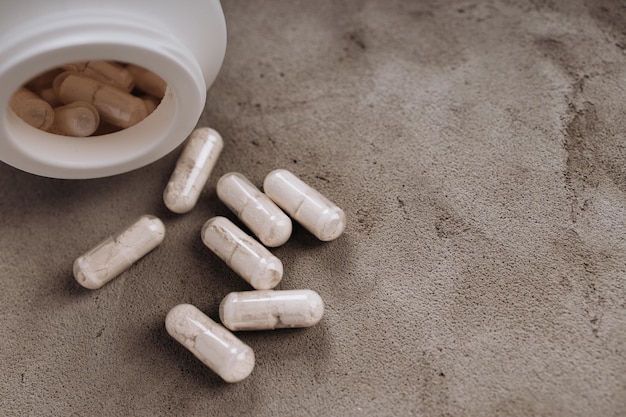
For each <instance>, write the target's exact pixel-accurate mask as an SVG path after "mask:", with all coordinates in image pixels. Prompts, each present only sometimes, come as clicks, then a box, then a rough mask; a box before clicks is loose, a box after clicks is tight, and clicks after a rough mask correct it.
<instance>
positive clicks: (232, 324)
mask: <svg viewBox="0 0 626 417" xmlns="http://www.w3.org/2000/svg"><path fill="white" fill-rule="evenodd" d="M323 314H324V301H322V297H320V296H319V294H318V293H316V292H315V291H312V290H283V291H272V290H264V291H243V292H231V293H230V294H228V295H227V296H226V297H224V299H223V300H222V302H221V303H220V320H221V321H222V324H223V325H224V326H226V327H227V328H229V329H230V330H233V331H235V330H273V329H281V328H285V327H310V326H313V325H314V324H317V323H318V322H319V321H320V320H321V318H322V315H323Z"/></svg>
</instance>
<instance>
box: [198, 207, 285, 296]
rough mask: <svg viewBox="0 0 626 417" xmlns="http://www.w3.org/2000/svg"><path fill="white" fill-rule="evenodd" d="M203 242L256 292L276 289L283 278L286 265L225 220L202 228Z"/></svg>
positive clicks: (222, 218) (218, 218)
mask: <svg viewBox="0 0 626 417" xmlns="http://www.w3.org/2000/svg"><path fill="white" fill-rule="evenodd" d="M202 241H203V242H204V244H205V245H206V246H207V247H208V248H209V249H211V250H212V251H213V252H214V253H215V254H216V255H217V256H219V257H220V259H222V260H223V261H224V262H226V264H227V265H228V266H229V267H231V268H232V269H233V271H235V272H236V273H237V274H238V275H239V276H241V277H242V278H243V279H245V280H246V281H248V283H249V284H250V285H252V286H253V287H254V288H255V289H257V290H269V289H271V288H274V287H275V286H276V285H278V283H279V282H280V280H281V279H282V278H283V263H282V262H281V261H280V259H278V258H277V257H275V256H274V255H272V254H271V253H270V251H268V250H267V249H266V248H265V247H264V246H263V245H261V244H260V243H259V242H257V241H256V240H254V238H252V237H251V236H248V235H247V234H246V233H245V232H244V231H243V230H241V229H240V228H238V227H237V226H236V225H235V224H233V222H231V221H230V220H228V219H227V218H225V217H221V216H216V217H213V218H211V219H209V220H208V221H207V222H206V223H205V224H204V226H202Z"/></svg>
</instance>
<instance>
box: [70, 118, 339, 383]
mask: <svg viewBox="0 0 626 417" xmlns="http://www.w3.org/2000/svg"><path fill="white" fill-rule="evenodd" d="M222 148H223V141H222V138H221V136H220V135H219V134H218V133H217V132H216V131H215V130H213V129H210V128H199V129H196V130H195V131H194V132H193V133H192V134H191V136H190V137H189V138H188V140H187V143H186V145H185V147H184V149H183V151H182V153H181V155H180V157H179V158H178V161H177V162H176V167H175V169H174V172H173V173H172V176H171V177H170V180H169V182H168V184H167V186H166V188H165V191H164V192H163V201H164V203H165V205H166V206H167V207H168V209H170V210H171V211H173V212H175V213H179V214H182V213H187V212H189V211H190V210H192V209H193V208H194V206H195V205H196V202H197V201H198V198H199V196H200V193H201V192H202V189H203V188H204V186H205V184H206V182H207V180H208V178H209V176H210V174H211V171H212V170H213V167H214V166H215V163H216V161H217V159H218V157H219V155H220V153H221V151H222ZM263 190H264V191H265V193H263V192H261V191H260V190H259V189H258V188H256V187H255V186H254V185H253V184H252V183H251V182H250V181H249V180H247V179H246V178H245V177H244V176H243V175H241V174H239V173H235V172H233V173H228V174H225V175H224V176H222V177H221V178H220V179H219V181H218V183H217V196H218V198H219V199H220V200H221V201H222V202H223V203H224V204H225V205H226V206H227V207H228V208H229V209H230V210H232V211H233V212H234V213H235V215H236V216H237V217H238V218H239V220H241V222H242V223H243V224H244V225H246V227H247V228H248V229H249V230H250V231H251V232H252V233H253V234H254V235H255V236H256V237H257V238H258V239H259V241H260V242H261V243H259V241H257V240H256V239H255V238H254V237H252V236H250V235H248V234H246V232H244V231H243V230H241V229H240V228H239V227H238V226H237V225H235V224H234V223H233V222H231V221H230V220H228V219H227V218H225V217H221V216H216V217H213V218H211V219H209V220H207V221H206V223H204V225H203V226H202V229H201V237H202V241H203V242H204V244H205V245H206V246H207V247H208V248H209V249H211V251H213V253H215V255H217V256H218V257H219V258H220V259H222V260H223V261H224V262H226V264H227V265H228V266H229V267H230V268H232V269H233V271H235V272H236V273H237V274H238V275H239V276H240V277H242V278H243V279H244V280H246V281H247V282H248V283H249V284H250V285H251V286H252V287H253V288H254V290H250V291H243V292H232V293H230V294H228V295H227V296H226V297H224V299H223V300H222V302H221V303H220V306H219V316H220V321H221V325H220V324H218V323H216V322H215V321H213V320H212V319H211V318H209V317H208V316H207V315H205V314H204V313H203V312H202V311H200V310H199V309H198V308H196V307H195V306H193V305H190V304H180V305H177V306H175V307H174V308H172V309H171V310H170V311H169V313H168V314H167V317H166V318H165V327H166V329H167V332H168V333H169V334H170V335H171V336H172V337H173V338H174V339H176V340H177V341H178V342H180V343H181V344H182V345H183V346H185V347H186V348H187V349H189V351H191V352H192V353H193V354H194V355H195V356H196V357H197V358H198V359H200V361H202V362H203V363H204V364H205V365H207V366H208V367H209V368H211V369H212V370H213V371H214V372H216V373H217V374H218V375H219V376H220V377H221V378H222V379H224V380H225V381H227V382H238V381H241V380H243V379H244V378H246V377H247V376H248V375H250V373H251V372H252V370H253V368H254V362H255V361H254V352H253V351H252V349H251V348H250V347H249V346H247V345H246V344H244V343H243V342H242V341H241V340H239V339H238V338H237V337H236V336H235V335H233V333H231V331H238V330H270V329H277V328H287V327H310V326H313V325H314V324H316V323H318V322H319V321H320V319H321V318H322V315H323V313H324V302H323V301H322V298H321V297H320V296H319V294H318V293H316V292H315V291H312V290H309V289H298V290H272V289H273V288H274V287H275V286H276V285H278V283H279V282H280V281H281V279H282V277H283V264H282V262H281V261H280V260H279V259H278V258H277V257H276V256H274V255H272V253H271V252H270V251H269V250H268V249H267V248H266V247H277V246H280V245H282V244H284V243H286V242H287V240H288V239H289V237H290V236H291V231H292V223H291V219H290V217H291V218H293V219H294V220H296V221H298V222H299V223H300V224H301V225H302V226H303V227H304V228H305V229H307V230H308V231H310V232H311V233H312V234H314V235H315V236H316V237H317V238H318V239H320V240H322V241H330V240H333V239H336V238H337V237H339V236H340V235H341V234H342V233H343V231H344V229H345V226H346V219H345V214H344V212H343V210H341V209H340V208H339V207H337V206H336V205H335V204H333V203H332V202H330V201H329V200H328V199H327V198H326V197H324V196H323V195H322V194H320V193H319V192H318V191H316V190H315V189H313V188H311V187H310V186H309V185H307V184H306V183H304V182H303V181H302V180H300V179H299V178H297V177H296V176H295V175H293V174H292V173H291V172H289V171H287V170H284V169H278V170H275V171H272V172H270V173H269V174H268V175H267V176H266V178H265V181H264V183H263ZM283 210H284V212H283ZM285 212H286V213H287V214H285ZM164 236H165V226H164V225H163V222H161V220H159V219H158V218H156V217H154V216H149V215H146V216H142V217H141V218H139V220H137V221H136V222H135V223H134V224H132V225H131V226H130V227H128V228H127V229H125V230H123V231H121V232H119V233H118V234H116V235H114V236H111V237H109V238H107V239H106V240H104V241H103V242H101V243H100V244H98V245H96V246H95V247H94V248H93V249H92V250H90V251H88V252H87V253H85V254H84V255H82V256H80V257H79V258H78V259H76V261H75V262H74V277H75V278H76V280H77V281H78V283H79V284H80V285H82V286H84V287H86V288H89V289H97V288H100V287H102V286H103V285H104V284H106V283H107V282H109V281H110V280H112V279H113V278H115V277H116V276H118V275H119V274H120V273H122V272H123V271H124V270H126V269H127V268H128V267H130V266H131V265H132V264H133V263H134V262H136V261H137V260H139V259H140V258H141V257H143V256H144V255H146V254H147V253H149V252H150V251H151V250H152V249H154V248H155V247H156V246H158V245H159V244H160V243H161V242H162V241H163V238H164Z"/></svg>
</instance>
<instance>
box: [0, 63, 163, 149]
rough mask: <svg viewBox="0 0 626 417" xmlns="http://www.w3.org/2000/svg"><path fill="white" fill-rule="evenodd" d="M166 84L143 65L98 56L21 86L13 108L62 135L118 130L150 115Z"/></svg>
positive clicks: (39, 126) (31, 121)
mask: <svg viewBox="0 0 626 417" xmlns="http://www.w3.org/2000/svg"><path fill="white" fill-rule="evenodd" d="M166 88H167V84H166V82H165V81H164V80H163V79H162V78H161V77H159V76H158V75H156V74H155V73H153V72H152V71H149V70H147V69H145V68H143V67H139V66H136V65H131V64H129V65H124V64H122V63H119V62H115V61H105V60H94V61H86V62H76V63H71V64H66V65H63V66H61V67H60V68H54V69H51V70H49V71H46V72H44V73H42V74H40V75H38V76H36V77H34V78H33V79H31V80H30V81H28V82H27V83H26V84H25V85H24V86H22V87H21V88H19V89H18V90H17V91H16V92H15V93H13V95H12V96H11V99H10V100H9V107H10V108H11V110H13V112H14V113H15V114H16V115H17V116H18V117H20V118H21V119H22V120H23V121H24V122H26V123H28V124H29V125H31V126H33V127H36V128H37V129H41V130H44V131H46V132H49V133H54V134H58V135H65V136H74V137H85V136H97V135H103V134H108V133H113V132H116V131H119V130H121V129H126V128H128V127H131V126H133V125H135V124H137V123H139V122H141V121H142V120H143V119H145V118H146V117H148V115H149V114H150V113H152V112H153V111H154V109H156V107H157V106H158V105H159V103H160V102H161V100H162V99H163V96H164V95H165V90H166Z"/></svg>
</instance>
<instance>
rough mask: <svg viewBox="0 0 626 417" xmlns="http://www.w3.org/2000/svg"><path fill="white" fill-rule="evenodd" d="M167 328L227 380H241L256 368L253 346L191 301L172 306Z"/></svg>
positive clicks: (182, 343)
mask: <svg viewBox="0 0 626 417" xmlns="http://www.w3.org/2000/svg"><path fill="white" fill-rule="evenodd" d="M165 328H166V329H167V332H168V333H169V334H170V336H172V337H173V338H174V339H176V340H177V341H178V342H179V343H180V344H181V345H183V346H185V347H186V348H187V349H189V351H190V352H191V353H193V354H194V356H195V357H196V358H198V359H200V361H202V363H204V364H205V365H206V366H208V367H209V368H211V370H213V372H215V373H216V374H218V375H219V376H220V377H221V378H222V379H223V380H224V381H226V382H239V381H241V380H243V379H245V378H246V377H247V376H248V375H250V373H251V372H252V369H254V352H253V351H252V349H251V348H250V347H249V346H248V345H246V344H245V343H243V342H242V341H241V340H239V339H238V338H237V337H235V335H233V334H232V333H231V332H229V331H228V330H227V329H225V328H224V327H222V326H220V325H219V324H217V323H216V322H214V321H213V320H211V319H210V318H209V317H207V316H206V315H205V314H204V313H202V312H201V311H200V310H198V309H197V308H196V307H194V306H192V305H191V304H179V305H177V306H176V307H174V308H172V309H171V310H170V312H169V313H167V317H166V318H165Z"/></svg>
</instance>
